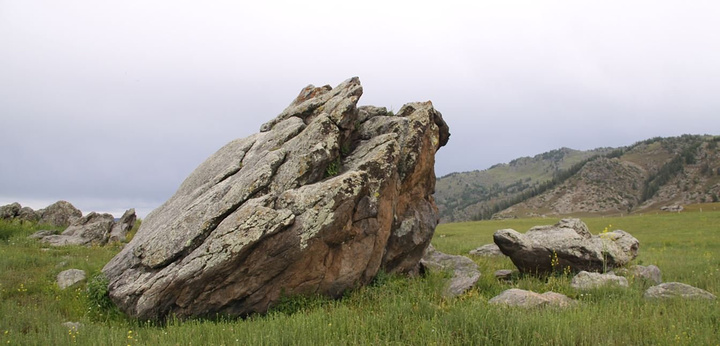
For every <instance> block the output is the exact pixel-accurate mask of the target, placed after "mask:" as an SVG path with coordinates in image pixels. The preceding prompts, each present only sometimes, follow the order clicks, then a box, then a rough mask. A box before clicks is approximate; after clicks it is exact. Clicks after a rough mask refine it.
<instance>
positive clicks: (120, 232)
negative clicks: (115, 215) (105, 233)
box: [108, 209, 137, 242]
mask: <svg viewBox="0 0 720 346" xmlns="http://www.w3.org/2000/svg"><path fill="white" fill-rule="evenodd" d="M135 220H137V215H135V209H128V210H126V211H125V213H124V214H123V216H122V217H121V218H120V220H118V221H117V222H115V224H114V225H113V226H112V229H111V230H110V238H109V239H108V240H109V241H111V242H118V241H125V240H126V239H127V234H128V232H129V231H130V230H131V229H132V228H133V226H134V225H135Z"/></svg>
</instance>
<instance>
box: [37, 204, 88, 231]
mask: <svg viewBox="0 0 720 346" xmlns="http://www.w3.org/2000/svg"><path fill="white" fill-rule="evenodd" d="M37 212H38V214H39V215H40V220H39V221H38V222H39V223H41V224H48V225H53V226H58V227H67V226H69V225H70V224H71V223H72V222H73V221H75V220H77V219H79V218H81V217H82V212H81V211H80V210H78V209H77V208H75V207H74V206H73V205H72V204H70V202H67V201H57V202H55V203H53V204H51V205H49V206H48V207H47V208H45V209H40V210H38V211H37Z"/></svg>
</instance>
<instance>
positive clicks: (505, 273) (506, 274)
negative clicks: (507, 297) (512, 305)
mask: <svg viewBox="0 0 720 346" xmlns="http://www.w3.org/2000/svg"><path fill="white" fill-rule="evenodd" d="M514 273H515V272H514V271H513V270H510V269H500V270H497V271H495V278H497V279H498V280H504V281H509V280H510V279H512V276H513V274H514Z"/></svg>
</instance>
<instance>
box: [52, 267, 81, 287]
mask: <svg viewBox="0 0 720 346" xmlns="http://www.w3.org/2000/svg"><path fill="white" fill-rule="evenodd" d="M83 280H85V271H83V270H80V269H68V270H64V271H62V272H60V273H59V274H58V275H57V284H58V287H60V289H61V290H64V289H66V288H68V287H70V286H72V285H74V284H76V283H78V282H80V281H83Z"/></svg>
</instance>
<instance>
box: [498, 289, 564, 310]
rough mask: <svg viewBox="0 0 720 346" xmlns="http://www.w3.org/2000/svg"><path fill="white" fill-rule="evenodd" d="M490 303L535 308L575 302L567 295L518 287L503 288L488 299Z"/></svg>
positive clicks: (559, 305) (561, 305) (562, 305)
mask: <svg viewBox="0 0 720 346" xmlns="http://www.w3.org/2000/svg"><path fill="white" fill-rule="evenodd" d="M488 303H490V304H502V305H507V306H518V307H522V308H535V307H545V306H556V307H561V308H564V307H569V306H572V305H574V304H575V303H576V302H575V301H574V300H572V299H570V298H569V297H568V296H566V295H563V294H560V293H555V292H545V293H543V294H540V293H535V292H532V291H526V290H521V289H519V288H511V289H509V290H505V291H503V292H502V293H500V294H499V295H497V296H496V297H494V298H492V299H490V300H489V301H488Z"/></svg>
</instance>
